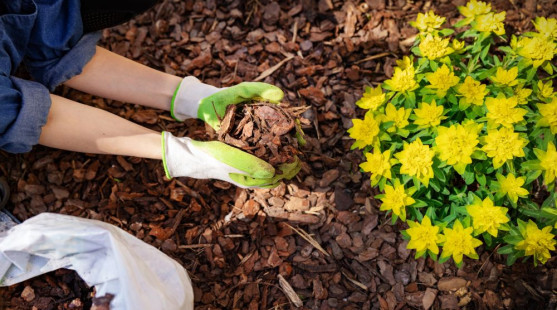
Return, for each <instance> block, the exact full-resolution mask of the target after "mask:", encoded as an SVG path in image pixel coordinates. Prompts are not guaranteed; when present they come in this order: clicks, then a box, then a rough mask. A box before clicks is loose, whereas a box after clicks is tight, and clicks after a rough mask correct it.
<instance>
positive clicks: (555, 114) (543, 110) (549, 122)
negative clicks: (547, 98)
mask: <svg viewBox="0 0 557 310" xmlns="http://www.w3.org/2000/svg"><path fill="white" fill-rule="evenodd" d="M537 106H538V110H540V115H541V116H542V117H541V118H540V120H539V122H538V126H541V127H549V128H550V129H551V133H552V134H557V97H553V98H552V100H551V102H550V103H548V104H543V103H539V104H538V105H537Z"/></svg>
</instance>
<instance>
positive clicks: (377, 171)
mask: <svg viewBox="0 0 557 310" xmlns="http://www.w3.org/2000/svg"><path fill="white" fill-rule="evenodd" d="M365 156H366V159H367V161H366V162H364V163H361V164H360V168H362V170H363V171H365V172H370V173H371V177H370V179H371V186H375V185H377V183H378V182H379V180H380V179H381V177H385V178H387V179H390V178H391V151H390V150H386V151H385V152H383V153H381V150H379V148H375V149H374V150H373V153H366V154H365Z"/></svg>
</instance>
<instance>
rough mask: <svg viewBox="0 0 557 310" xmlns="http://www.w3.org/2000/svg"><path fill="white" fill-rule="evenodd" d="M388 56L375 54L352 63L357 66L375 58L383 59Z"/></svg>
mask: <svg viewBox="0 0 557 310" xmlns="http://www.w3.org/2000/svg"><path fill="white" fill-rule="evenodd" d="M390 54H391V53H381V54H377V55H372V56H369V57H366V58H364V59H360V60H357V61H355V62H354V64H355V65H357V64H359V63H362V62H366V61H368V60H374V59H377V58H382V57H385V56H389V55H390Z"/></svg>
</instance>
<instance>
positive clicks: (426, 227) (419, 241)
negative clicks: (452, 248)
mask: <svg viewBox="0 0 557 310" xmlns="http://www.w3.org/2000/svg"><path fill="white" fill-rule="evenodd" d="M407 223H408V226H409V227H410V228H408V229H407V230H406V233H408V236H410V241H409V242H408V245H407V246H406V248H407V249H415V250H416V252H417V253H425V251H427V250H429V251H431V253H433V254H439V246H437V244H438V243H439V242H441V235H439V227H438V226H435V225H431V220H430V219H429V217H428V216H427V215H426V216H424V218H423V219H422V222H421V223H417V222H414V221H408V222H407Z"/></svg>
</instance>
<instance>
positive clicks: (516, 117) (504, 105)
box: [485, 93, 527, 128]
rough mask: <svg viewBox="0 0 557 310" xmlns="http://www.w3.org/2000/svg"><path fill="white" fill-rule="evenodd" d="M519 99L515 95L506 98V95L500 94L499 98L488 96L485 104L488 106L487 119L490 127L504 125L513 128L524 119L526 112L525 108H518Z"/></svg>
mask: <svg viewBox="0 0 557 310" xmlns="http://www.w3.org/2000/svg"><path fill="white" fill-rule="evenodd" d="M517 105H518V99H517V97H515V96H512V97H509V98H505V95H503V94H501V93H500V94H499V96H498V97H497V98H491V97H490V98H487V99H486V100H485V106H486V107H487V111H488V112H487V115H486V117H487V120H488V128H489V127H498V126H499V125H502V126H504V127H507V128H513V124H515V123H518V122H520V121H522V120H524V115H525V114H526V112H527V111H526V110H525V109H521V108H516V106H517Z"/></svg>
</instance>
